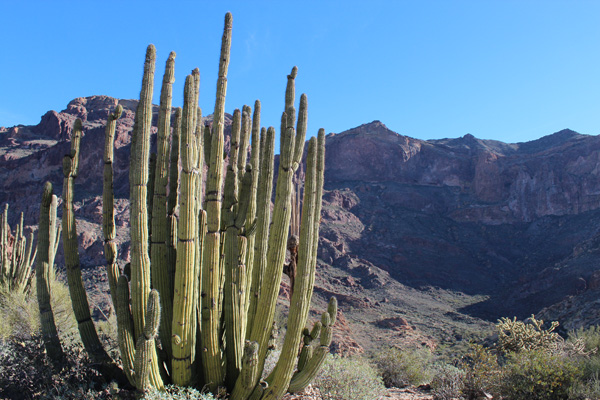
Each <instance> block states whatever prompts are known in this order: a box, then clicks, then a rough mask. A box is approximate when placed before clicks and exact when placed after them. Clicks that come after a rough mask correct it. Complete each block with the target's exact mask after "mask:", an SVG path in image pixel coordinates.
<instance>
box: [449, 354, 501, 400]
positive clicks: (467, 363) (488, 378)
mask: <svg viewBox="0 0 600 400" xmlns="http://www.w3.org/2000/svg"><path fill="white" fill-rule="evenodd" d="M459 365H460V366H461V368H462V369H463V370H464V371H465V375H464V379H463V394H464V397H465V398H467V399H477V398H479V397H481V396H482V395H483V394H484V393H496V392H497V389H498V385H499V379H498V377H499V376H500V375H501V374H500V366H499V365H498V357H497V356H496V355H495V354H494V353H492V351H490V349H488V348H487V347H484V346H482V345H479V344H471V346H470V348H469V351H468V352H467V354H466V355H465V356H464V357H463V358H462V359H461V360H460V363H459Z"/></svg>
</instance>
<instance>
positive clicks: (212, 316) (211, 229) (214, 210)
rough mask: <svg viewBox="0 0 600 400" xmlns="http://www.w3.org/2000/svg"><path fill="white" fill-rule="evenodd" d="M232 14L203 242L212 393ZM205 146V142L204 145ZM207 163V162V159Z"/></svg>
mask: <svg viewBox="0 0 600 400" xmlns="http://www.w3.org/2000/svg"><path fill="white" fill-rule="evenodd" d="M231 23H232V17H231V14H230V13H227V14H226V16H225V27H224V29H223V38H222V41H221V54H220V59H219V78H218V81H217V95H216V101H215V111H214V114H213V126H212V130H213V131H212V134H211V140H212V143H211V145H210V163H209V169H208V176H207V180H206V197H205V200H206V213H207V216H208V217H207V232H206V237H205V240H204V242H205V243H204V253H203V263H202V268H203V272H202V274H203V276H202V296H203V297H202V328H201V334H202V346H203V349H202V350H203V351H202V365H203V371H204V380H205V382H206V383H207V384H208V386H209V388H210V389H211V390H212V391H216V389H217V387H219V386H221V385H222V383H223V379H224V371H223V359H222V354H221V347H220V343H219V342H220V337H219V336H220V335H219V331H220V321H219V318H220V316H219V312H218V310H219V304H218V302H219V288H220V277H221V271H220V267H219V264H220V255H219V253H220V232H219V229H220V226H221V217H220V208H221V191H222V189H221V186H222V185H221V182H222V180H223V142H224V137H223V128H224V126H223V125H224V119H225V95H226V91H227V69H228V67H229V52H230V49H231ZM205 144H206V142H205ZM207 161H208V158H207Z"/></svg>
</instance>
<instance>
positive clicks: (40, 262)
mask: <svg viewBox="0 0 600 400" xmlns="http://www.w3.org/2000/svg"><path fill="white" fill-rule="evenodd" d="M56 205H57V199H56V196H55V195H53V194H52V184H51V183H50V182H46V184H45V185H44V192H43V195H42V203H41V207H40V222H39V233H38V245H37V247H38V252H37V253H38V256H37V266H36V274H35V277H36V287H37V298H38V305H39V309H40V320H41V328H42V339H43V340H44V346H45V347H46V351H47V352H48V355H49V356H50V360H51V361H52V362H53V363H54V365H55V366H59V367H62V365H61V364H62V360H63V358H64V353H63V350H62V347H61V345H60V340H59V338H58V331H57V329H56V324H55V322H54V314H53V313H52V306H51V305H50V297H51V291H50V269H52V268H54V255H55V253H54V240H56V237H55V227H54V226H52V225H51V223H50V221H51V220H52V218H51V215H52V214H54V216H56Z"/></svg>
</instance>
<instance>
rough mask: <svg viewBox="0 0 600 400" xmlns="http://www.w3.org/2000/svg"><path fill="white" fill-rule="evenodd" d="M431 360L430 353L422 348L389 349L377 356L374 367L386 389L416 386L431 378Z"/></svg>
mask: <svg viewBox="0 0 600 400" xmlns="http://www.w3.org/2000/svg"><path fill="white" fill-rule="evenodd" d="M432 358H433V356H432V354H431V352H430V351H429V350H428V349H424V348H415V349H408V350H400V349H397V348H391V349H389V350H385V351H382V352H380V353H379V354H378V355H377V357H376V358H375V366H376V367H377V370H378V371H379V374H380V375H381V377H382V378H383V383H384V384H385V386H386V387H404V386H408V385H414V386H418V385H421V384H424V383H428V382H430V381H431V379H432V378H433V371H432Z"/></svg>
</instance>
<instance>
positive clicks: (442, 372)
mask: <svg viewBox="0 0 600 400" xmlns="http://www.w3.org/2000/svg"><path fill="white" fill-rule="evenodd" d="M464 378H465V372H464V371H463V370H461V369H459V368H457V367H455V366H452V365H449V364H440V365H436V366H435V369H434V376H433V379H432V380H431V394H432V395H433V398H434V400H451V399H458V398H460V396H461V395H462V393H463V387H464Z"/></svg>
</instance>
